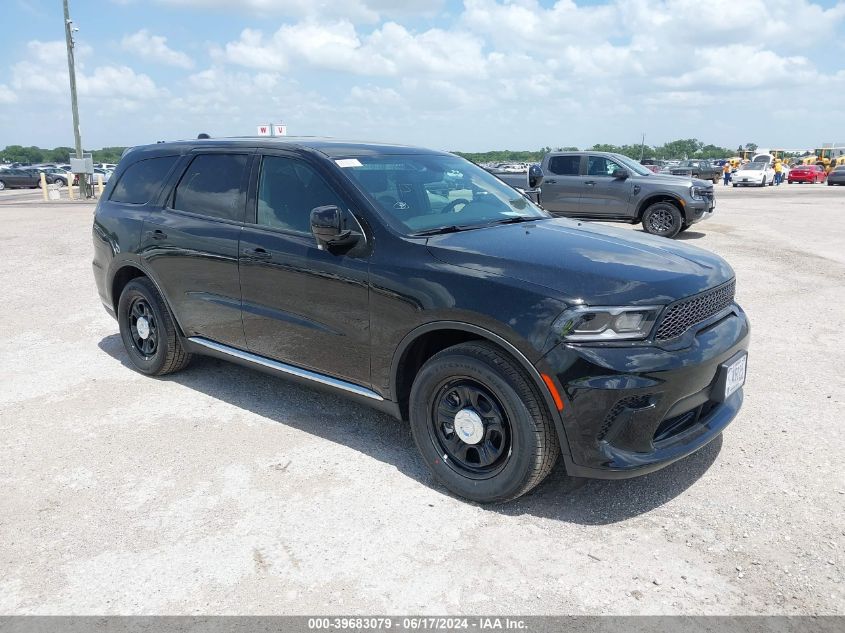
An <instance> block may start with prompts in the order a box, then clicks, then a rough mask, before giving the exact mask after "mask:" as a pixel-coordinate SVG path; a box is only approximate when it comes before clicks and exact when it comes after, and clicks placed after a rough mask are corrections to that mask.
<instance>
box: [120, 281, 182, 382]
mask: <svg viewBox="0 0 845 633" xmlns="http://www.w3.org/2000/svg"><path fill="white" fill-rule="evenodd" d="M117 313H118V324H119V326H120V336H121V338H122V339H123V345H124V347H125V348H126V352H127V354H129V360H131V361H132V364H133V365H134V366H135V367H136V368H137V369H138V371H140V372H141V373H142V374H147V375H150V376H163V375H164V374H171V373H173V372H176V371H179V370H180V369H182V368H183V367H185V365H187V364H188V363H189V362H190V360H191V355H190V354H189V353H188V352H187V351H186V350H185V348H184V347H183V346H182V341H181V340H180V338H179V334H178V332H177V331H176V326H175V324H174V323H173V319H172V318H171V316H170V312H169V310H168V309H167V306H166V305H165V303H164V300H163V299H162V297H161V295H160V294H159V292H158V290H157V289H156V287H155V285H154V284H153V283H152V282H151V281H150V280H149V279H147V278H146V277H138V278H136V279H133V280H132V281H130V282H129V283H128V284H126V287H125V288H124V289H123V292H122V293H121V294H120V301H119V302H118V305H117Z"/></svg>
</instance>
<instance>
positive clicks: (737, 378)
mask: <svg viewBox="0 0 845 633" xmlns="http://www.w3.org/2000/svg"><path fill="white" fill-rule="evenodd" d="M747 360H748V355H747V354H745V355H743V356H742V358H738V359H737V360H735V361H734V362H733V363H731V364H730V365H728V367H727V373H726V376H725V399H726V400H727V398H728V396H730V395H731V394H732V393H733V392H734V391H736V390H737V389H739V388H740V387H742V385H744V384H745V366H746V361H747Z"/></svg>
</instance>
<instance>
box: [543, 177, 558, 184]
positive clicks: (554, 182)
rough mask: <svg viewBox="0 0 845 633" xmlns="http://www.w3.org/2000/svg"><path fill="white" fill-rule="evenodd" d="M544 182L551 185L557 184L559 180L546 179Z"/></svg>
mask: <svg viewBox="0 0 845 633" xmlns="http://www.w3.org/2000/svg"><path fill="white" fill-rule="evenodd" d="M543 182H547V183H549V184H550V185H554V184H557V180H551V179H549V178H546V179H544V180H543Z"/></svg>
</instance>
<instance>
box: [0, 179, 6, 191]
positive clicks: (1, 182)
mask: <svg viewBox="0 0 845 633" xmlns="http://www.w3.org/2000/svg"><path fill="white" fill-rule="evenodd" d="M5 188H6V183H5V182H3V181H2V180H0V191H3V190H4V189H5Z"/></svg>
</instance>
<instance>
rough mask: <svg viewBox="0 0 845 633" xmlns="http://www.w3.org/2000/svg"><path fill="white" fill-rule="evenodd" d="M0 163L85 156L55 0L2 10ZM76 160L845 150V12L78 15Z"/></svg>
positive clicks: (421, 7)
mask: <svg viewBox="0 0 845 633" xmlns="http://www.w3.org/2000/svg"><path fill="white" fill-rule="evenodd" d="M0 4H2V5H3V11H2V14H3V21H2V25H1V26H0V32H2V38H0V147H3V146H5V145H11V144H19V145H38V146H41V147H56V146H60V145H67V146H72V145H73V127H72V123H71V115H70V97H69V88H68V70H67V58H66V53H65V43H64V28H63V17H62V3H61V1H60V0H0ZM71 17H72V19H73V20H74V23H75V26H76V27H78V28H79V31H78V32H76V33H75V37H76V49H75V50H76V59H77V83H78V86H79V108H80V119H81V129H82V138H83V144H84V145H85V147H86V148H88V149H93V148H99V147H103V146H123V145H136V144H142V143H150V142H155V141H157V140H175V139H184V138H194V137H196V135H197V134H198V133H200V132H206V133H209V134H211V135H212V136H245V135H254V134H255V133H256V126H257V125H259V124H267V123H283V124H286V125H287V126H288V133H289V134H292V135H318V136H333V137H342V138H350V139H357V140H371V141H390V142H397V143H407V144H414V145H423V146H427V147H432V148H435V149H445V150H463V151H485V150H492V149H514V150H517V149H519V150H522V149H538V148H540V147H544V146H552V147H559V146H578V147H588V146H591V145H593V144H595V143H614V144H625V143H630V144H634V143H639V142H640V139H641V134H645V137H646V143H648V144H651V145H658V144H662V143H664V142H666V141H669V140H674V139H677V138H698V139H700V140H702V141H704V142H706V143H713V144H716V145H721V146H725V147H729V148H735V147H736V146H737V145H739V144H745V143H748V142H754V143H756V144H757V145H759V146H760V147H769V148H775V147H780V148H786V149H791V148H805V147H817V146H820V144H822V143H830V142H845V124H843V122H845V0H843V1H839V2H837V1H836V0H827V1H823V0H817V1H811V0H765V1H764V0H604V1H599V0H595V1H586V0H581V1H578V2H576V1H574V0H558V1H554V0H462V1H460V0H338V1H335V0H71Z"/></svg>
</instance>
